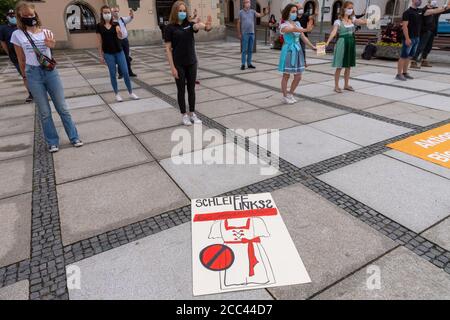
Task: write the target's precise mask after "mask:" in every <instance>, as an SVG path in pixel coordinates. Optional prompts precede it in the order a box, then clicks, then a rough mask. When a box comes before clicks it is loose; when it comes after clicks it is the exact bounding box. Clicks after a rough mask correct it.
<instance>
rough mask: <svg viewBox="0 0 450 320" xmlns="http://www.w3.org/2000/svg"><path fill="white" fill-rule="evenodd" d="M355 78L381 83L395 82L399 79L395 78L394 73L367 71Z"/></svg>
mask: <svg viewBox="0 0 450 320" xmlns="http://www.w3.org/2000/svg"><path fill="white" fill-rule="evenodd" d="M355 78H357V79H360V80H369V81H374V82H380V83H386V84H388V83H394V82H396V81H397V80H396V79H395V76H393V75H392V74H386V73H378V72H377V73H367V74H363V75H359V76H356V77H355Z"/></svg>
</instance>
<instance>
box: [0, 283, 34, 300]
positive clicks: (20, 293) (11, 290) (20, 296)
mask: <svg viewBox="0 0 450 320" xmlns="http://www.w3.org/2000/svg"><path fill="white" fill-rule="evenodd" d="M28 295H29V285H28V280H22V281H19V282H16V283H14V284H11V285H9V286H6V287H3V288H0V301H2V300H28Z"/></svg>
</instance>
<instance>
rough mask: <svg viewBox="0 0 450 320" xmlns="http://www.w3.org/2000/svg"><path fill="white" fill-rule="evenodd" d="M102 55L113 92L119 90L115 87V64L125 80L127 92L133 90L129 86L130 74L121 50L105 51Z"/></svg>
mask: <svg viewBox="0 0 450 320" xmlns="http://www.w3.org/2000/svg"><path fill="white" fill-rule="evenodd" d="M104 57H105V62H106V65H107V66H108V70H109V77H110V78H111V85H112V87H113V90H114V92H115V93H116V94H117V93H118V92H119V88H118V87H117V78H116V65H117V66H118V67H119V69H120V71H121V72H122V75H123V80H124V81H125V85H126V86H127V89H128V92H129V93H131V92H133V88H132V87H131V81H130V75H129V74H128V66H127V59H126V58H125V54H124V53H123V50H122V51H120V52H117V53H105V54H104Z"/></svg>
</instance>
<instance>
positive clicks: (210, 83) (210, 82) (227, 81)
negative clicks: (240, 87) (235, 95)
mask: <svg viewBox="0 0 450 320" xmlns="http://www.w3.org/2000/svg"><path fill="white" fill-rule="evenodd" d="M243 83H244V82H242V81H239V80H235V79H231V78H226V77H219V78H214V79H207V80H204V81H202V82H201V84H202V86H205V87H208V88H212V89H214V88H217V87H222V86H230V85H236V84H243ZM172 87H175V86H172ZM173 92H176V87H175V91H173Z"/></svg>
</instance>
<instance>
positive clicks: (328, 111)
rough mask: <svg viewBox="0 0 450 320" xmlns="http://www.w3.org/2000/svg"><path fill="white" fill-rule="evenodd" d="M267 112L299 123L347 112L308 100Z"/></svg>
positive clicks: (274, 108)
mask: <svg viewBox="0 0 450 320" xmlns="http://www.w3.org/2000/svg"><path fill="white" fill-rule="evenodd" d="M268 110H270V111H272V112H275V113H278V114H280V115H282V116H284V117H286V118H289V119H292V120H295V121H298V122H300V123H310V122H315V121H319V120H323V119H328V118H332V117H336V116H339V115H342V114H346V113H347V111H344V110H341V109H337V108H333V107H329V106H326V105H323V104H320V103H317V102H313V101H309V100H301V101H299V102H297V103H295V104H292V105H282V106H278V107H273V108H270V109H268Z"/></svg>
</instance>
